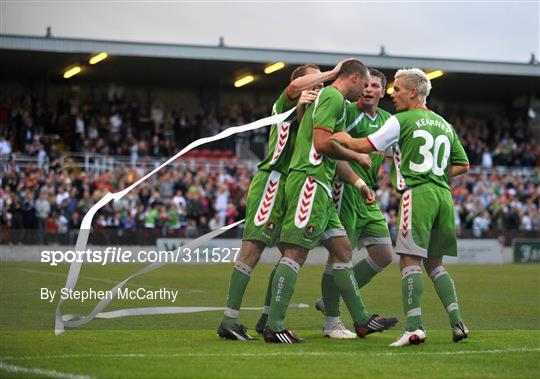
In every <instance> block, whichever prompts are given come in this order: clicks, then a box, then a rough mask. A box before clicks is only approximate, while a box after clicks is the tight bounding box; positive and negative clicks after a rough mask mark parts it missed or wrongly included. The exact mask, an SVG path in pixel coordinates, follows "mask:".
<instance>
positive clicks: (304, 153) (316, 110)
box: [290, 86, 345, 196]
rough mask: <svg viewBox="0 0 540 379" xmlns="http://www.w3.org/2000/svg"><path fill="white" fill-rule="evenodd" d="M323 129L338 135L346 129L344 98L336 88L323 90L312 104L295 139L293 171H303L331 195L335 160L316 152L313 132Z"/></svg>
mask: <svg viewBox="0 0 540 379" xmlns="http://www.w3.org/2000/svg"><path fill="white" fill-rule="evenodd" d="M314 128H320V129H324V130H327V131H329V132H331V133H337V132H339V131H341V130H343V129H344V128H345V99H344V97H343V95H342V94H341V92H339V91H338V90H337V89H336V88H335V87H332V86H329V87H325V88H323V89H322V90H321V91H320V92H319V94H318V96H317V99H316V100H315V101H314V102H313V103H312V104H310V105H309V106H308V107H307V109H306V112H305V113H304V117H303V118H302V122H301V123H300V127H299V128H298V136H297V138H296V144H295V149H294V153H293V157H292V161H291V166H290V169H291V170H296V171H304V172H305V173H306V175H308V176H311V177H313V178H314V179H315V180H317V181H318V182H319V183H320V184H321V185H323V186H324V187H326V191H327V192H328V195H329V196H330V194H331V191H330V188H331V187H332V178H333V177H334V174H335V172H336V160H335V159H332V158H329V157H325V156H323V155H322V154H319V153H318V152H317V150H315V144H314V141H313V129H314Z"/></svg>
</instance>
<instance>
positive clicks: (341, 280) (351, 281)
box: [325, 262, 371, 324]
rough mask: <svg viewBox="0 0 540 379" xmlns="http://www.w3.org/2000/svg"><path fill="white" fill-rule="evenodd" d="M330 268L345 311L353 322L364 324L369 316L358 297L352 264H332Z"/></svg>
mask: <svg viewBox="0 0 540 379" xmlns="http://www.w3.org/2000/svg"><path fill="white" fill-rule="evenodd" d="M332 268H333V272H334V282H335V283H336V287H337V288H338V290H339V293H340V294H341V297H342V298H343V301H344V302H345V305H347V309H348V310H349V313H350V314H351V317H352V319H353V321H354V322H355V323H358V324H364V323H366V322H367V321H368V320H369V318H370V317H371V315H370V314H369V313H368V311H367V310H366V306H365V305H364V303H363V301H362V297H361V296H360V289H359V288H358V283H356V279H355V278H354V272H353V270H352V264H351V263H350V262H347V263H334V264H333V265H332ZM325 309H326V304H325Z"/></svg>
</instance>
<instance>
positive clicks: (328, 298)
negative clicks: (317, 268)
mask: <svg viewBox="0 0 540 379" xmlns="http://www.w3.org/2000/svg"><path fill="white" fill-rule="evenodd" d="M321 293H322V298H323V302H324V314H325V315H326V316H327V317H339V296H340V295H339V290H338V288H337V287H336V283H335V282H334V271H333V269H332V266H330V265H328V266H326V269H325V270H324V273H323V275H322V278H321Z"/></svg>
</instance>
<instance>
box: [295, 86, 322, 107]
mask: <svg viewBox="0 0 540 379" xmlns="http://www.w3.org/2000/svg"><path fill="white" fill-rule="evenodd" d="M318 93H319V91H318V90H311V89H307V90H305V91H302V94H301V95H300V99H298V104H299V105H300V104H311V103H313V102H314V101H315V99H317V94H318Z"/></svg>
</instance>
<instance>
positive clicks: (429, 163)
mask: <svg viewBox="0 0 540 379" xmlns="http://www.w3.org/2000/svg"><path fill="white" fill-rule="evenodd" d="M413 138H423V139H424V141H425V143H424V144H423V145H422V146H420V151H419V152H420V155H422V157H424V160H423V161H422V163H414V162H412V161H411V162H409V169H411V170H412V171H415V172H419V173H424V172H428V171H429V170H431V172H433V173H434V174H435V175H437V176H443V175H444V170H445V169H446V166H448V157H449V156H450V141H449V140H448V137H447V136H445V135H444V134H441V135H439V136H437V138H435V141H433V136H432V135H431V134H430V133H428V132H426V131H425V130H415V131H414V133H413ZM441 150H442V159H441V160H440V162H441V165H440V166H439V163H438V162H439V154H440V153H441Z"/></svg>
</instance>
